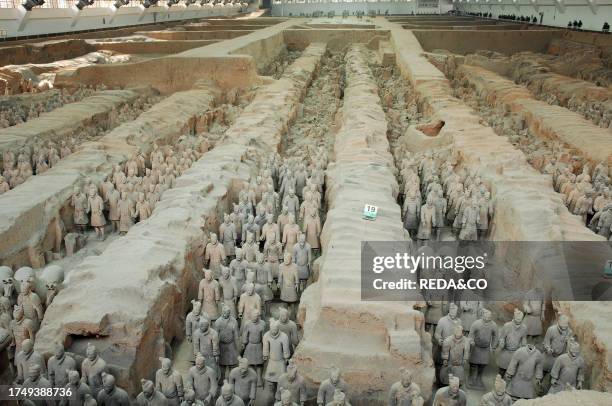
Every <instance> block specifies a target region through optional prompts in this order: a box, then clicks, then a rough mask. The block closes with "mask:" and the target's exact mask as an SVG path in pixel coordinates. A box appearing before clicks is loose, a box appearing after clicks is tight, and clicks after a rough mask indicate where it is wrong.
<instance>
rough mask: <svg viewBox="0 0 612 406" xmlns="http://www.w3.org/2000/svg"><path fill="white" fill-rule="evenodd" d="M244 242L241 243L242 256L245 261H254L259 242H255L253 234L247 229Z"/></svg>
mask: <svg viewBox="0 0 612 406" xmlns="http://www.w3.org/2000/svg"><path fill="white" fill-rule="evenodd" d="M243 235H246V242H245V243H244V244H242V256H243V259H244V260H246V261H247V262H254V261H255V259H256V258H257V253H258V252H259V244H258V243H256V242H255V234H253V233H251V232H249V231H247V232H246V234H243Z"/></svg>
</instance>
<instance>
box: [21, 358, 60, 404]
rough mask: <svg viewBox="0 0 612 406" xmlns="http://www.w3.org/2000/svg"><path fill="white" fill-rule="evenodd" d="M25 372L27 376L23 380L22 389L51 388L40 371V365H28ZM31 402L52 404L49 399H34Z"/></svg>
mask: <svg viewBox="0 0 612 406" xmlns="http://www.w3.org/2000/svg"><path fill="white" fill-rule="evenodd" d="M26 372H27V375H28V376H27V378H26V379H25V381H24V382H23V386H22V387H23V388H24V389H26V390H27V389H29V388H39V389H50V388H51V384H50V383H49V381H48V380H47V379H46V378H45V377H44V376H43V375H42V373H41V372H42V371H41V369H40V365H38V364H32V365H30V366H29V367H28V370H27V371H26ZM32 403H34V404H35V405H37V406H38V405H40V406H43V405H52V404H53V403H52V402H51V401H45V400H35V401H33V402H32Z"/></svg>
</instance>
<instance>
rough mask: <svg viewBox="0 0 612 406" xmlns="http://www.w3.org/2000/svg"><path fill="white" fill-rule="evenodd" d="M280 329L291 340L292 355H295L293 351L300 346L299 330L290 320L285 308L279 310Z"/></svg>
mask: <svg viewBox="0 0 612 406" xmlns="http://www.w3.org/2000/svg"><path fill="white" fill-rule="evenodd" d="M278 328H279V329H280V331H282V332H283V333H285V334H287V337H288V338H289V346H290V347H291V354H292V355H293V351H295V348H296V347H297V345H298V342H299V338H298V329H297V324H295V321H293V320H291V319H290V318H289V312H288V311H287V309H285V308H284V307H281V308H280V309H278Z"/></svg>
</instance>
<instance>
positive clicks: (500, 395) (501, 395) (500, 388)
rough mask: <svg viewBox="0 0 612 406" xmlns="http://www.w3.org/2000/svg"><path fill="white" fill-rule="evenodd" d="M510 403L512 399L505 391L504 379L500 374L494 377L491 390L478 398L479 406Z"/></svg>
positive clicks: (508, 405) (502, 405) (506, 404)
mask: <svg viewBox="0 0 612 406" xmlns="http://www.w3.org/2000/svg"><path fill="white" fill-rule="evenodd" d="M512 403H514V401H513V400H512V397H511V396H510V395H508V394H507V393H506V381H504V379H503V378H502V377H501V375H497V376H496V377H495V386H494V387H493V390H492V391H491V392H488V393H485V394H484V395H483V396H482V398H481V399H480V406H512Z"/></svg>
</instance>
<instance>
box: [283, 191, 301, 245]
mask: <svg viewBox="0 0 612 406" xmlns="http://www.w3.org/2000/svg"><path fill="white" fill-rule="evenodd" d="M296 197H297V196H296ZM299 234H300V226H298V225H297V224H295V216H294V215H293V213H291V212H290V213H289V223H287V224H286V225H285V228H284V229H283V247H284V248H285V252H287V251H288V252H290V251H291V249H292V247H293V246H294V245H295V243H297V240H298V235H299Z"/></svg>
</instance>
